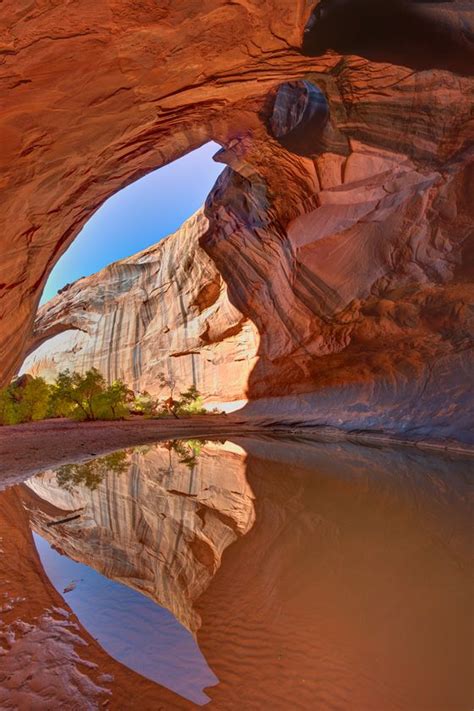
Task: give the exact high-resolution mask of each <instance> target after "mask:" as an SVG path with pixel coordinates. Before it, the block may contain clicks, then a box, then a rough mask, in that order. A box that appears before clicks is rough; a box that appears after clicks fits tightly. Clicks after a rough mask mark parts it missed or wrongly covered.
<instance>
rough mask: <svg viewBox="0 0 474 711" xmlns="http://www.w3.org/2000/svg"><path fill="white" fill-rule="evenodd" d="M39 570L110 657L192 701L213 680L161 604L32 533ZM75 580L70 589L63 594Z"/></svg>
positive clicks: (182, 630)
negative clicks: (42, 570) (62, 551)
mask: <svg viewBox="0 0 474 711" xmlns="http://www.w3.org/2000/svg"><path fill="white" fill-rule="evenodd" d="M33 537H34V541H35V544H36V548H37V550H38V554H39V557H40V559H41V563H42V564H43V568H44V570H45V572H46V574H47V576H48V577H49V579H50V580H51V582H52V584H53V585H54V587H55V588H56V589H57V590H58V592H59V593H60V594H61V595H62V596H63V597H64V599H65V600H66V602H67V604H68V605H69V607H70V608H71V609H72V610H73V612H74V613H75V614H76V615H77V617H78V618H79V620H80V622H81V624H82V625H83V626H84V628H85V629H86V630H87V631H88V632H89V634H91V635H92V637H94V638H95V639H97V641H98V642H99V644H100V645H101V647H102V648H103V649H104V650H105V651H106V652H107V653H108V654H109V655H110V656H111V657H113V658H114V659H116V660H117V661H119V662H121V663H122V664H124V665H125V666H127V667H128V668H129V669H132V670H133V671H135V672H138V673H139V674H141V675H142V676H144V677H146V678H147V679H151V680H152V681H155V682H157V683H159V684H161V685H162V686H165V687H167V688H168V689H171V690H172V691H174V692H175V693H177V694H179V695H180V696H183V697H184V698H186V699H189V700H190V701H193V702H194V703H196V704H199V705H202V704H205V703H207V702H208V701H209V697H208V696H207V695H206V694H205V693H204V692H203V689H204V688H206V687H207V686H214V685H215V684H217V683H218V681H219V680H218V679H217V677H216V676H215V675H214V674H213V672H212V671H211V670H210V669H209V667H208V665H207V663H206V660H205V659H204V657H203V655H202V654H201V651H200V649H199V647H198V645H197V642H196V641H195V639H194V637H193V636H192V634H191V633H190V632H189V631H188V630H187V629H185V628H184V627H183V626H182V625H181V624H180V623H179V622H178V621H177V620H176V618H175V617H174V616H173V615H172V614H171V612H169V611H168V610H166V609H165V608H163V607H160V606H159V605H157V604H156V603H154V602H153V601H152V600H150V599H149V598H147V597H146V596H144V595H142V594H141V593H139V592H137V591H136V590H131V589H130V588H128V587H126V586H125V585H122V584H120V583H117V582H115V581H113V580H109V579H108V578H106V577H104V576H103V575H101V574H100V573H98V572H97V571H95V570H93V569H92V568H89V566H87V565H83V564H82V563H76V562H75V561H73V560H71V559H70V558H68V557H67V556H65V555H61V554H59V553H58V552H57V551H55V550H54V549H53V548H52V547H51V546H50V545H49V543H48V542H47V541H46V540H45V539H44V538H42V537H41V536H38V535H37V534H36V533H34V534H33ZM72 582H76V587H75V588H74V590H72V591H71V592H68V593H63V590H64V588H65V587H66V586H68V585H70V584H71V583H72Z"/></svg>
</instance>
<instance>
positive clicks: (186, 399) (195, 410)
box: [176, 385, 206, 415]
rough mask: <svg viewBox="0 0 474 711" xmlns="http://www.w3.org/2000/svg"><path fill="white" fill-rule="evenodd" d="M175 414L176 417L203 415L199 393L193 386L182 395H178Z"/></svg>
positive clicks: (203, 410) (203, 409)
mask: <svg viewBox="0 0 474 711" xmlns="http://www.w3.org/2000/svg"><path fill="white" fill-rule="evenodd" d="M176 412H177V414H178V415H204V414H205V412H206V410H205V408H204V407H203V401H202V397H201V393H200V392H199V391H198V390H197V389H196V387H195V386H194V385H191V386H190V387H189V388H188V389H187V390H186V391H185V392H184V393H180V397H179V400H178V404H177V407H176Z"/></svg>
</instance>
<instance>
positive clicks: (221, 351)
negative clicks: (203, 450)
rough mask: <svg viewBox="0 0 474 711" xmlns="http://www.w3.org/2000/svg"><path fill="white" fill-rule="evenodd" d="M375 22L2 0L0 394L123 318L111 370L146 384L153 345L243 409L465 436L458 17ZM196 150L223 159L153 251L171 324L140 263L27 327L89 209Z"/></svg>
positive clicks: (466, 199)
mask: <svg viewBox="0 0 474 711" xmlns="http://www.w3.org/2000/svg"><path fill="white" fill-rule="evenodd" d="M374 8H375V5H374V3H373V2H368V1H365V0H364V1H359V2H358V1H356V0H352V2H350V1H349V0H322V1H321V2H320V3H318V4H315V3H306V2H303V1H301V2H294V1H293V0H292V1H291V2H290V1H289V0H269V2H267V3H265V4H262V3H261V2H258V1H257V0H254V1H252V0H246V1H245V2H244V1H242V2H233V3H229V2H224V0H222V1H219V0H200V1H199V2H193V1H192V0H178V1H176V2H173V3H164V2H159V3H157V2H154V1H153V2H151V1H150V2H149V1H147V0H142V1H141V2H135V3H133V4H132V3H130V2H127V1H125V0H108V1H107V2H105V0H104V1H99V2H97V0H96V1H95V2H94V3H92V2H88V1H87V0H79V1H77V2H74V3H68V12H67V13H65V12H64V3H54V2H42V3H36V4H35V5H34V6H32V5H31V4H28V3H20V4H18V2H13V0H11V1H10V0H7V1H6V2H4V4H3V6H2V15H3V18H2V36H1V47H0V51H1V53H2V55H1V56H2V77H1V81H2V89H1V92H2V107H3V108H2V112H1V117H0V120H1V123H2V125H1V135H2V143H3V145H2V152H1V156H0V170H1V175H0V181H1V185H2V199H3V209H2V215H3V218H4V225H3V230H2V233H1V235H0V242H1V253H2V261H1V263H0V289H1V292H0V318H1V335H0V368H1V376H2V380H3V382H6V381H7V380H8V378H9V377H11V376H12V375H13V374H14V373H15V372H16V371H17V369H18V368H19V366H20V365H21V363H22V360H23V358H24V355H25V354H26V353H27V352H32V351H33V350H34V349H35V348H36V347H37V345H38V344H39V343H41V342H43V341H45V339H47V338H50V337H51V336H53V335H57V334H61V333H62V332H63V331H65V330H69V329H71V328H74V329H79V330H78V331H77V333H78V334H79V336H78V337H83V338H85V339H86V340H87V336H88V335H89V337H90V338H92V341H93V343H94V344H95V345H94V352H97V353H98V354H99V355H98V356H97V357H98V358H99V359H100V358H101V357H103V354H102V355H101V351H100V347H99V348H98V350H97V348H96V346H97V344H102V348H103V349H104V348H105V345H104V344H106V343H107V338H108V339H109V340H108V343H109V346H110V331H100V330H99V331H98V330H97V329H96V330H94V328H95V327H94V326H93V324H94V323H95V324H96V323H97V318H96V317H97V315H104V313H106V314H109V315H110V314H113V313H115V312H117V313H118V314H121V315H122V316H121V320H120V319H119V323H120V324H122V325H121V326H120V327H119V328H118V330H117V325H115V326H114V329H115V330H114V336H113V339H115V340H114V343H115V345H116V348H115V349H113V351H114V360H113V362H111V360H110V358H109V360H108V361H107V360H106V361H105V362H104V368H109V371H110V374H111V377H112V375H113V374H114V373H119V374H123V375H124V376H127V375H128V376H130V377H129V378H128V379H129V380H130V381H133V382H135V383H136V384H138V385H141V384H142V383H144V382H146V383H147V384H149V382H152V381H153V366H152V365H150V364H151V363H152V362H153V352H154V350H153V349H154V348H155V349H157V348H158V345H159V339H158V338H157V334H158V331H159V329H161V331H160V333H161V335H160V338H162V337H163V332H164V331H165V330H166V329H168V331H166V334H170V335H168V336H167V337H168V339H169V341H167V347H168V346H169V347H170V348H171V349H172V351H173V352H172V355H174V356H175V358H174V360H175V361H176V363H180V365H179V368H180V369H181V370H180V373H181V376H182V377H183V379H184V378H185V377H188V374H189V373H191V372H192V373H193V377H195V378H196V379H197V382H198V385H199V387H200V388H201V389H203V390H204V391H205V392H206V394H208V395H209V396H212V397H213V398H214V399H217V400H219V399H220V400H222V399H226V398H230V399H234V400H239V399H243V398H245V399H248V400H249V405H248V406H247V411H248V412H249V413H252V412H253V413H255V414H260V415H265V416H266V417H267V418H269V419H272V418H274V417H278V418H280V419H281V418H283V419H285V420H286V421H291V422H296V421H305V422H311V423H313V424H333V425H338V426H343V427H346V428H351V429H354V428H356V429H357V428H358V429H383V430H386V431H391V432H397V433H405V434H406V433H410V434H414V435H421V436H434V437H451V438H455V439H460V440H463V441H471V442H472V440H473V435H472V430H471V426H472V401H473V398H472V382H473V377H472V372H473V371H472V325H473V324H472V303H473V299H472V295H473V287H472V282H473V273H472V264H473V260H472V252H473V222H474V219H473V201H472V196H473V194H474V179H473V168H472V165H473V162H472V157H473V144H474V141H473V138H474V135H473V134H474V130H473V115H472V105H473V101H472V99H473V89H474V81H473V78H472V72H471V70H472V67H473V66H474V61H473V58H474V55H473V28H474V10H473V8H472V4H471V3H470V2H461V1H459V2H458V1H457V0H455V1H454V2H436V3H435V2H431V3H430V2H415V1H413V2H409V0H406V2H394V3H392V4H389V3H385V4H384V9H383V10H382V9H381V8H380V3H379V5H378V10H377V12H375V10H374ZM388 28H389V29H390V33H391V34H390V37H391V38H392V40H393V41H390V42H389V41H388V39H389V38H388V31H389V29H388ZM421 29H423V33H421V32H420V30H421ZM421 34H422V40H421V39H420V37H421ZM402 36H403V42H402V41H400V37H402ZM369 39H370V41H369ZM211 139H213V140H215V141H217V142H218V143H219V144H220V145H221V146H222V149H221V151H219V153H218V154H217V157H216V158H217V160H219V161H221V162H222V163H224V164H225V165H226V166H227V167H226V168H225V170H224V172H223V173H222V175H221V176H220V178H219V179H218V181H217V183H216V185H215V186H214V188H213V190H212V192H211V194H210V195H209V198H208V200H207V202H206V205H205V208H204V214H199V215H198V216H196V217H195V218H192V220H191V221H190V222H189V223H187V226H185V227H183V230H181V231H180V234H179V235H178V237H176V236H175V238H174V242H173V244H171V245H168V247H166V248H163V249H168V251H170V252H171V253H176V254H179V255H180V256H182V257H183V260H182V262H181V266H180V269H179V270H178V271H179V279H177V278H176V279H175V282H174V287H173V289H174V292H173V291H171V292H170V294H169V296H168V297H167V298H168V299H169V301H170V303H171V299H174V300H176V297H177V296H178V295H180V294H181V295H183V294H185V295H186V299H185V302H186V304H187V306H186V315H185V317H183V315H181V316H179V315H178V316H177V317H176V319H175V322H173V323H171V324H166V323H162V322H161V321H160V318H158V316H157V314H156V311H154V308H155V307H156V305H157V301H156V296H157V294H156V293H155V294H154V295H153V294H152V293H151V291H150V289H151V287H153V288H156V286H157V284H156V283H155V282H153V278H154V276H156V274H161V272H160V270H161V269H162V265H163V255H162V253H161V250H160V249H159V248H156V250H155V251H152V253H150V254H149V255H148V258H143V255H142V256H141V257H140V255H138V256H137V257H136V258H133V257H132V258H130V259H129V260H124V261H125V262H126V263H127V265H126V266H121V263H118V265H113V266H112V267H110V268H108V269H107V270H104V271H103V272H101V273H100V274H99V275H95V276H94V277H90V278H88V279H85V280H80V281H79V282H77V283H76V284H74V285H73V286H72V287H70V288H69V289H68V290H67V291H66V292H64V293H63V294H61V295H59V296H58V297H56V298H55V299H54V300H53V301H52V302H50V304H49V305H46V306H45V307H43V309H42V310H41V311H40V313H39V315H38V319H37V322H36V325H35V324H34V319H35V315H36V309H37V305H38V301H39V298H40V295H41V290H42V288H43V286H44V283H45V281H46V279H47V276H48V274H49V272H50V271H51V269H52V267H53V265H54V263H55V262H56V261H57V259H58V258H59V257H60V256H61V254H62V253H63V252H64V251H65V250H66V249H67V247H68V245H69V244H70V243H71V242H72V240H73V239H74V237H75V236H76V235H77V233H78V231H79V230H80V228H81V227H82V225H83V224H84V223H85V221H86V220H87V218H88V217H89V216H90V215H91V214H92V212H93V211H94V210H95V209H97V208H98V207H99V206H100V205H101V204H102V202H103V201H104V200H105V199H106V198H107V197H108V196H109V195H111V194H112V193H114V192H116V191H117V190H119V189H120V188H121V187H123V186H125V185H127V184H128V183H130V182H131V181H133V180H135V179H137V178H138V177H140V176H141V175H143V174H145V173H146V172H148V171H150V170H152V169H155V168H157V167H159V166H160V165H164V164H165V163H167V162H169V161H171V160H174V159H176V158H177V157H179V156H181V155H183V154H184V153H186V152H187V151H189V150H192V149H193V148H195V147H197V146H199V145H201V144H202V143H204V142H205V141H207V140H211ZM167 242H168V241H167ZM173 245H174V246H173ZM186 254H187V256H188V259H184V257H185V256H186ZM144 262H147V265H146V266H144ZM153 263H154V264H155V267H156V268H155V267H153ZM186 265H187V266H186ZM101 275H102V276H101ZM133 275H135V276H133ZM153 275H154V276H153ZM123 278H126V283H127V289H125V288H124V284H125V282H124V281H123ZM160 278H161V276H160ZM97 279H99V282H100V284H102V286H103V290H102V292H101V293H104V294H106V295H108V296H105V297H104V298H102V301H100V299H99V302H100V303H96V302H94V299H93V298H92V293H94V294H96V295H97V294H98V293H99V291H100V290H99V291H98V289H97V286H98V284H97ZM101 279H102V281H100V280H101ZM150 279H151V281H150ZM94 280H96V281H94ZM147 280H148V281H147ZM191 281H192V284H193V286H192V287H191ZM100 284H99V285H100ZM111 285H112V286H113V287H114V289H117V290H118V291H117V293H119V292H120V290H121V288H122V290H123V292H124V293H123V294H122V295H121V296H120V298H118V297H117V293H113V289H112V290H111V289H110V288H109V287H110V286H111ZM111 292H112V296H110V294H111ZM120 293H121V292H120ZM96 301H97V299H96ZM162 301H163V300H162ZM166 303H168V302H166ZM169 308H170V309H171V311H172V308H173V307H171V306H170V307H169ZM127 314H132V317H129V318H127ZM137 314H138V317H137ZM110 318H112V316H111V317H110ZM112 320H113V319H112ZM188 320H189V321H192V322H193V323H194V327H193V328H192V329H189V328H187V329H184V328H183V324H184V322H185V321H186V323H187V321H188ZM104 323H108V324H109V326H108V327H110V319H109V321H107V319H105V320H104ZM114 323H115V324H117V318H115V320H114ZM132 323H133V324H135V325H134V326H133V328H132V327H131V326H130V324H132ZM127 324H128V325H127ZM81 334H83V336H81ZM79 348H82V349H83V350H82V353H83V354H84V353H85V352H86V351H87V348H86V346H85V345H84V342H83V343H82V344H79ZM84 348H86V351H84ZM109 350H110V347H109ZM245 352H247V357H243V355H242V354H243V353H245ZM248 354H250V356H249V355H248ZM86 355H87V353H86ZM89 355H90V353H89ZM89 355H87V357H89ZM203 356H205V358H203ZM32 357H34V356H32ZM86 360H87V358H86ZM86 360H84V362H86ZM204 361H205V363H207V365H206V366H203V362H204ZM237 363H239V365H237ZM156 367H158V365H157V366H156ZM229 372H235V373H236V375H235V378H234V379H233V381H232V383H231V387H230V392H227V393H226V392H224V388H223V387H222V386H221V385H220V384H219V383H222V381H223V380H222V379H223V377H224V376H225V374H226V373H227V374H228V373H229ZM147 378H148V381H147ZM224 379H225V378H224Z"/></svg>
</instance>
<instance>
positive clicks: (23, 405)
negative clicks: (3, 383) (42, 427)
mask: <svg viewBox="0 0 474 711" xmlns="http://www.w3.org/2000/svg"><path fill="white" fill-rule="evenodd" d="M50 394H51V388H50V386H49V385H48V384H47V383H46V381H45V380H44V379H43V378H34V377H33V376H31V375H22V376H21V377H19V378H16V379H15V380H14V381H13V382H12V383H10V385H9V386H8V387H7V388H4V389H3V390H0V424H2V425H16V424H18V423H20V422H35V421H36V420H44V418H45V417H47V416H48V414H49V406H50Z"/></svg>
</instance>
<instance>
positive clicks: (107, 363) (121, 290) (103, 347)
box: [22, 211, 258, 403]
mask: <svg viewBox="0 0 474 711" xmlns="http://www.w3.org/2000/svg"><path fill="white" fill-rule="evenodd" d="M207 226H208V222H207V219H206V218H205V217H204V215H203V213H202V211H199V212H197V213H196V214H195V215H194V216H193V217H191V218H190V219H189V220H187V221H186V222H185V223H184V224H183V225H182V227H181V228H180V229H179V230H178V231H177V232H176V233H174V234H173V235H170V236H169V237H168V238H167V239H165V240H163V241H162V242H159V243H158V244H156V245H154V246H153V247H150V248H149V249H146V250H145V251H143V252H140V253H138V254H136V255H133V256H132V257H129V258H127V259H123V260H121V261H119V262H115V263H114V264H111V265H110V266H109V267H106V268H105V269H103V270H102V271H100V272H98V273H97V274H94V275H92V276H90V277H86V278H83V279H79V280H78V281H77V282H75V283H74V284H72V285H70V286H69V287H67V288H66V289H65V290H62V292H61V293H59V294H58V295H57V296H56V297H54V298H53V299H52V300H51V301H49V302H48V303H47V304H45V305H44V306H43V307H42V309H40V311H39V314H38V318H37V320H36V324H35V330H34V333H33V336H32V340H31V344H30V350H31V351H33V349H34V348H35V347H36V346H37V345H38V344H41V345H39V347H38V348H37V349H36V350H34V352H32V353H31V355H30V356H29V357H28V358H27V359H26V361H25V363H24V364H23V368H22V372H29V373H32V374H34V375H41V376H43V377H45V378H46V379H48V380H52V379H53V378H54V377H55V376H56V375H57V373H58V372H59V371H61V370H64V369H65V368H69V369H70V370H76V371H79V372H83V371H85V370H87V369H89V368H91V367H92V366H94V367H96V368H98V369H99V370H100V371H101V372H102V373H103V375H104V376H105V377H106V378H107V379H108V380H109V381H113V380H114V379H116V378H121V379H123V380H124V381H125V382H126V383H128V384H129V385H130V387H132V388H133V389H134V390H136V391H144V390H147V391H148V392H150V393H152V394H155V393H159V392H160V384H159V377H158V375H159V373H161V372H164V373H166V375H167V376H168V375H171V376H172V377H173V378H174V379H175V380H176V387H177V391H179V390H180V389H185V388H187V387H189V386H190V385H191V384H194V385H195V386H196V387H197V388H198V390H199V391H200V392H202V393H203V394H204V396H205V397H206V398H207V399H209V400H212V401H213V402H216V403H218V402H220V401H222V400H225V401H232V400H235V399H239V400H240V399H242V397H243V396H245V387H246V383H247V379H248V374H249V372H250V371H251V370H252V368H253V366H254V364H255V360H256V351H257V348H258V335H257V330H256V327H255V326H254V325H253V324H252V323H251V322H250V321H249V320H247V319H245V317H243V316H242V314H241V313H240V311H238V310H237V309H236V308H235V307H234V306H233V305H232V304H231V302H230V301H229V298H228V294H227V288H226V285H225V283H224V282H223V280H222V278H221V276H220V275H219V273H218V271H217V269H216V267H215V266H214V264H213V262H212V260H211V259H210V258H209V257H208V256H207V254H206V253H205V252H204V250H203V249H201V247H200V246H199V238H200V236H201V235H202V234H203V233H204V232H205V231H206V229H207Z"/></svg>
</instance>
